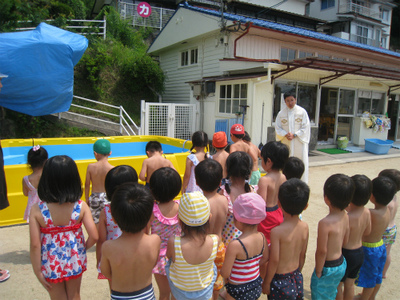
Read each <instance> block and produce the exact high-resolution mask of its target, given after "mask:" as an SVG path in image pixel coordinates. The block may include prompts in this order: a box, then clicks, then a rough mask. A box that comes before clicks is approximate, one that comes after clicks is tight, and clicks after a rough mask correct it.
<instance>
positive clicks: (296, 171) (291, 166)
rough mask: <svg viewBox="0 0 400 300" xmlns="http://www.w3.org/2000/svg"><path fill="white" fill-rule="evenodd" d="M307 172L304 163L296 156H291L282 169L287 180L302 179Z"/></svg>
mask: <svg viewBox="0 0 400 300" xmlns="http://www.w3.org/2000/svg"><path fill="white" fill-rule="evenodd" d="M304 170H305V166H304V163H303V161H302V160H301V159H300V158H298V157H295V156H291V157H289V158H288V160H287V161H286V163H285V166H284V167H283V169H282V173H283V175H285V176H286V179H288V180H289V179H291V178H298V179H300V178H301V176H303V173H304Z"/></svg>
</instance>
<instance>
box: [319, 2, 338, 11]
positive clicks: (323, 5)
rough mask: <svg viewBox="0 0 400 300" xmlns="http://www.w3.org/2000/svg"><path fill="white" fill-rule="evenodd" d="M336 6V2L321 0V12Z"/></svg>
mask: <svg viewBox="0 0 400 300" xmlns="http://www.w3.org/2000/svg"><path fill="white" fill-rule="evenodd" d="M334 6H335V0H321V10H323V9H327V8H331V7H334Z"/></svg>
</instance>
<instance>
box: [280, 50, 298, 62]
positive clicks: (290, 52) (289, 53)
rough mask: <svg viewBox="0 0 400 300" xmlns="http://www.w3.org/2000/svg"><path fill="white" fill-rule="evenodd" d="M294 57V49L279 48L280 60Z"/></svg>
mask: <svg viewBox="0 0 400 300" xmlns="http://www.w3.org/2000/svg"><path fill="white" fill-rule="evenodd" d="M295 58H296V50H294V49H288V48H281V61H289V60H293V59H295Z"/></svg>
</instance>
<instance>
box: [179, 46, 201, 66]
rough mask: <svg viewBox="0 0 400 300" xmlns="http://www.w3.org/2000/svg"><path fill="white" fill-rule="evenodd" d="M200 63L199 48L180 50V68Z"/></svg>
mask: <svg viewBox="0 0 400 300" xmlns="http://www.w3.org/2000/svg"><path fill="white" fill-rule="evenodd" d="M198 63H199V48H198V47H192V48H188V49H185V50H182V51H180V52H179V68H186V67H191V66H197V65H198Z"/></svg>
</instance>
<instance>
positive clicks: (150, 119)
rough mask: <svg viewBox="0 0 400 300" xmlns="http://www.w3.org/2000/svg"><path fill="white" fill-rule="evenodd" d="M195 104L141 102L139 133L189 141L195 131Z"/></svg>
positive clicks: (196, 115) (196, 119)
mask: <svg viewBox="0 0 400 300" xmlns="http://www.w3.org/2000/svg"><path fill="white" fill-rule="evenodd" d="M197 121H198V109H197V106H196V105H195V104H174V103H154V102H145V101H144V100H142V102H141V121H140V124H141V133H142V134H144V135H161V136H169V137H173V138H178V139H183V140H189V139H191V136H192V134H193V132H195V131H196V124H197Z"/></svg>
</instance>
